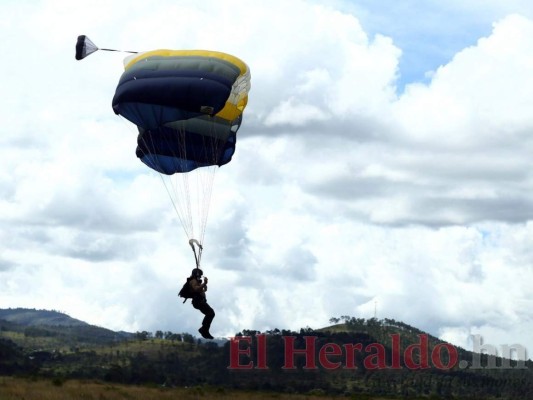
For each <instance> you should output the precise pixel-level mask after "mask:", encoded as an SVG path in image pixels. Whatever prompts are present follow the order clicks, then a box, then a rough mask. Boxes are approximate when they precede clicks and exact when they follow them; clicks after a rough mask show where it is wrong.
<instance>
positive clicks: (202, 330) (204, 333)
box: [198, 326, 214, 339]
mask: <svg viewBox="0 0 533 400" xmlns="http://www.w3.org/2000/svg"><path fill="white" fill-rule="evenodd" d="M198 332H200V335H202V337H203V338H204V339H214V338H213V336H211V334H210V333H209V328H207V327H205V326H202V327H201V328H200V329H198Z"/></svg>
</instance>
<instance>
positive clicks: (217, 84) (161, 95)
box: [113, 70, 233, 129]
mask: <svg viewBox="0 0 533 400" xmlns="http://www.w3.org/2000/svg"><path fill="white" fill-rule="evenodd" d="M232 84H233V82H232V81H230V80H228V79H226V78H225V77H223V76H219V75H216V74H213V73H210V72H206V71H194V70H193V71H183V70H155V71H154V70H133V71H126V72H125V73H124V74H123V75H122V78H121V79H120V81H119V84H118V86H117V89H116V92H115V96H114V97H113V110H114V111H115V113H116V114H120V115H122V116H123V117H124V118H126V119H128V120H129V121H131V122H133V123H134V124H135V125H137V126H139V127H142V128H144V129H153V128H157V127H158V126H161V125H163V124H165V123H167V122H170V121H178V120H185V119H189V118H194V117H197V116H200V115H205V114H209V115H214V114H216V113H218V112H219V111H220V110H222V108H224V106H225V105H226V100H227V99H228V96H229V95H230V93H231V88H232Z"/></svg>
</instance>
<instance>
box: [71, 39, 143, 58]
mask: <svg viewBox="0 0 533 400" xmlns="http://www.w3.org/2000/svg"><path fill="white" fill-rule="evenodd" d="M98 50H105V51H121V52H124V53H137V52H136V51H129V50H115V49H100V48H98V47H97V46H96V45H95V44H94V43H93V42H92V40H91V39H89V38H88V37H87V36H85V35H80V36H78V41H77V42H76V56H75V57H76V60H83V59H84V58H85V57H87V56H90V55H91V54H93V53H94V52H95V51H98Z"/></svg>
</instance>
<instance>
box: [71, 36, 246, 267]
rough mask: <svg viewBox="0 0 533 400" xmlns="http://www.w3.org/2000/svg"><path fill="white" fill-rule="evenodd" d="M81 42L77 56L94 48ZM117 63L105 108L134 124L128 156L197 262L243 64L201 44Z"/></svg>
mask: <svg viewBox="0 0 533 400" xmlns="http://www.w3.org/2000/svg"><path fill="white" fill-rule="evenodd" d="M84 40H85V41H84V43H85V44H84V45H83V46H81V45H80V49H81V50H80V56H86V55H88V54H91V52H94V51H96V50H93V47H94V48H96V46H94V45H93V47H91V46H89V45H88V43H87V40H88V39H87V38H85V39H84ZM79 41H80V39H79V38H78V44H79ZM91 43H92V42H91ZM78 44H77V45H76V58H78ZM101 50H103V49H101ZM124 65H125V71H124V73H123V74H122V76H121V78H120V80H119V83H118V86H117V88H116V92H115V95H114V97H113V101H112V106H113V110H114V112H115V114H118V115H120V116H122V117H124V118H125V119H127V120H128V121H130V122H132V123H133V124H134V125H136V126H137V130H138V136H137V148H136V155H137V157H138V158H139V159H140V160H141V161H142V162H143V163H144V164H145V165H146V166H148V167H149V168H151V169H152V170H154V171H157V172H158V173H159V174H160V176H161V179H162V181H163V183H164V185H165V188H166V190H167V193H168V194H169V197H170V199H171V201H172V205H173V207H174V210H175V211H176V214H177V216H178V217H179V220H180V221H181V225H182V227H183V229H184V231H185V233H186V235H187V237H188V238H189V244H190V245H191V247H192V248H193V251H194V255H195V259H196V264H197V266H198V267H199V265H200V258H201V252H202V249H203V247H202V244H203V240H204V235H205V230H206V224H207V217H208V212H209V205H210V199H211V191H212V186H213V180H214V175H215V172H216V169H217V168H218V167H220V166H222V165H225V164H227V163H229V162H230V161H231V159H232V157H233V155H234V153H235V146H236V142H237V131H238V130H239V128H240V126H241V123H242V114H243V111H244V109H245V107H246V104H247V101H248V92H249V90H250V70H249V68H248V66H247V65H246V64H245V63H244V62H243V61H242V60H240V59H238V58H237V57H234V56H232V55H229V54H226V53H221V52H216V51H206V50H154V51H149V52H144V53H139V54H137V55H131V56H128V57H127V58H126V59H125V60H124ZM195 245H196V246H197V247H198V254H197V253H196V250H195V247H194V246H195Z"/></svg>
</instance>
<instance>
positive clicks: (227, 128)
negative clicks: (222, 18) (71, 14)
mask: <svg viewBox="0 0 533 400" xmlns="http://www.w3.org/2000/svg"><path fill="white" fill-rule="evenodd" d="M249 90H250V71H249V68H248V66H247V65H246V64H245V63H244V62H243V61H241V60H240V59H238V58H237V57H234V56H231V55H229V54H225V53H221V52H215V51H205V50H155V51H150V52H146V53H141V54H139V55H137V56H130V57H128V58H126V60H125V72H124V73H123V74H122V77H121V78H120V81H119V84H118V86H117V89H116V92H115V96H114V98H113V103H112V104H113V110H114V111H115V113H116V114H119V115H121V116H123V117H124V118H126V119H128V120H129V121H131V122H133V123H134V124H135V125H137V127H138V129H139V136H138V140H137V142H138V147H137V151H136V154H137V156H138V157H139V158H140V159H141V161H142V162H144V163H145V164H146V165H147V166H149V167H150V168H152V169H154V170H156V171H158V172H161V173H164V174H168V175H170V174H173V173H183V172H189V171H192V170H194V169H196V168H199V167H204V166H210V165H218V166H221V165H224V164H226V163H228V162H229V161H230V160H231V158H232V156H233V153H234V151H235V144H236V133H237V130H238V129H239V127H240V125H241V121H242V112H243V111H244V108H245V107H246V104H247V101H248V91H249Z"/></svg>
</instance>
